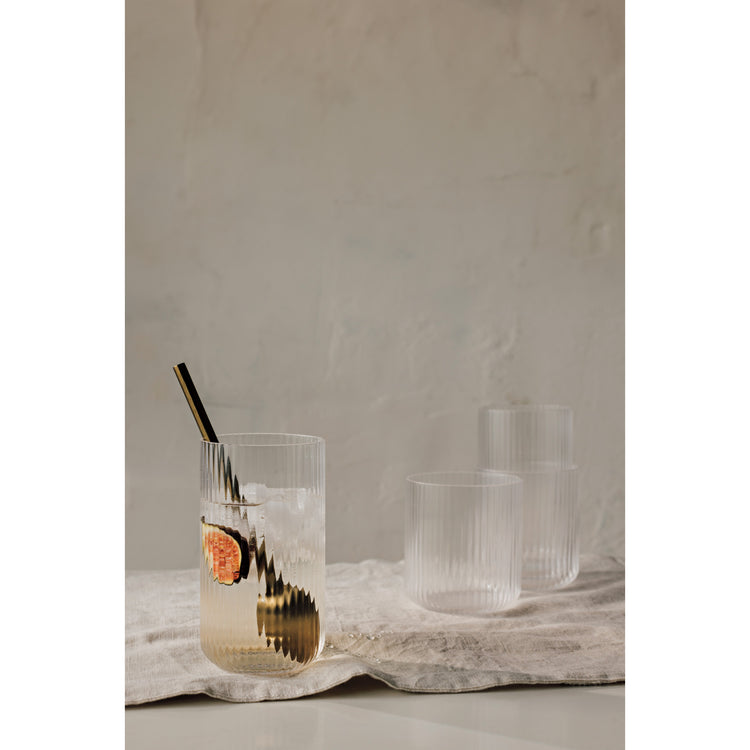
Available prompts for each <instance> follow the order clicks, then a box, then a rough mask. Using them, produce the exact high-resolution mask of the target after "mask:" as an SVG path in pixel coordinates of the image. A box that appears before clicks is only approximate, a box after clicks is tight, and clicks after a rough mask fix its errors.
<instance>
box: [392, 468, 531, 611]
mask: <svg viewBox="0 0 750 750" xmlns="http://www.w3.org/2000/svg"><path fill="white" fill-rule="evenodd" d="M521 500H522V486H521V480H520V479H519V478H518V477H515V476H511V475H507V474H498V473H494V472H493V473H482V472H477V471H462V472H435V473H428V474H414V475H413V476H410V477H408V478H407V498H406V534H405V542H406V546H405V555H404V558H405V562H404V575H405V580H406V591H407V594H408V595H409V596H410V597H411V598H412V599H413V600H414V601H416V602H417V603H418V604H420V605H421V606H423V607H425V608H426V609H432V610H437V611H440V612H453V613H468V614H475V615H486V614H491V613H493V612H498V611H500V610H502V609H505V608H506V607H508V606H509V605H510V604H512V603H513V602H514V601H515V600H516V599H517V598H518V596H519V594H520V590H521V587H520V582H521V581H520V563H521V555H520V552H521V548H520V532H521V516H522V509H521Z"/></svg>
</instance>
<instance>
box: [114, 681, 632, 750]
mask: <svg viewBox="0 0 750 750" xmlns="http://www.w3.org/2000/svg"><path fill="white" fill-rule="evenodd" d="M125 738H126V748H128V750H150V748H159V750H169V748H180V749H181V750H192V749H193V748H195V750H206V748H221V750H229V749H230V748H264V750H265V749H273V748H305V749H307V748H310V749H311V750H314V749H317V748H321V750H337V749H338V748H347V749H348V748H354V749H355V750H367V749H368V748H379V749H380V750H382V749H383V748H385V749H386V750H397V749H398V748H429V750H443V749H446V750H447V748H450V749H451V750H455V749H456V748H461V750H475V749H483V748H500V749H501V750H551V749H552V748H555V749H558V748H565V749H566V750H621V749H622V748H624V747H625V685H623V684H617V685H601V686H590V687H569V686H562V687H558V686H551V687H516V688H508V687H505V688H495V689H493V690H484V691H481V692H475V693H450V694H447V693H441V694H423V693H404V692H399V691H396V690H393V689H392V688H389V687H386V686H384V685H382V684H380V683H378V682H377V681H375V680H372V679H370V678H368V677H359V678H356V679H354V680H350V681H349V682H347V683H346V684H344V685H340V686H339V687H337V688H335V689H333V690H329V691H328V692H326V693H322V694H320V695H314V696H310V697H307V698H301V699H297V700H289V701H270V702H264V703H227V702H225V701H219V700H214V699H211V698H207V697H205V696H186V697H183V698H175V699H171V700H168V701H160V702H158V703H149V704H145V705H143V706H133V707H129V708H127V709H126V712H125Z"/></svg>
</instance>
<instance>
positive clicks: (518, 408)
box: [479, 404, 573, 412]
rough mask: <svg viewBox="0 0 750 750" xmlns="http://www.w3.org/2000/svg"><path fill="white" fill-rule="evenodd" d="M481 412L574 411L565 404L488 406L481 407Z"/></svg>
mask: <svg viewBox="0 0 750 750" xmlns="http://www.w3.org/2000/svg"><path fill="white" fill-rule="evenodd" d="M479 411H506V412H534V411H538V412H542V411H549V412H555V411H573V409H572V407H570V406H565V405H564V404H510V405H505V404H488V405H487V406H481V407H480V408H479Z"/></svg>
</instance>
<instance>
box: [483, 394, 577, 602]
mask: <svg viewBox="0 0 750 750" xmlns="http://www.w3.org/2000/svg"><path fill="white" fill-rule="evenodd" d="M479 466H480V468H481V469H483V470H487V471H499V472H511V473H513V474H515V475H517V476H519V477H520V478H521V479H522V480H523V486H524V489H523V498H524V499H523V564H522V572H521V584H522V587H523V588H524V589H527V590H533V591H543V590H549V589H556V588H561V587H563V586H566V585H568V584H569V583H571V582H572V581H573V580H575V578H576V576H577V575H578V468H577V467H576V466H575V464H574V463H573V412H572V410H571V409H570V408H568V407H565V406H513V407H495V406H488V407H484V408H483V409H481V410H480V412H479Z"/></svg>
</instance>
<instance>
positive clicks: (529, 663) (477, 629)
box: [125, 555, 625, 705]
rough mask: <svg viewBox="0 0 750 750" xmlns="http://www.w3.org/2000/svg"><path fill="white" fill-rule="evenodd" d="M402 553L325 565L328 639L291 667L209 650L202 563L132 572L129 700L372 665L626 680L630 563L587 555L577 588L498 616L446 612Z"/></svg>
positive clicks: (483, 684) (394, 677)
mask: <svg viewBox="0 0 750 750" xmlns="http://www.w3.org/2000/svg"><path fill="white" fill-rule="evenodd" d="M403 566H404V564H403V561H402V562H399V563H392V562H383V561H381V560H366V561H364V562H361V563H356V564H354V563H336V564H333V565H329V566H327V568H326V593H327V596H326V606H327V614H326V620H327V621H326V646H325V648H324V649H323V653H322V654H321V656H320V658H319V659H318V660H317V661H315V662H314V663H313V664H312V665H311V666H310V667H308V668H307V669H305V670H303V671H302V672H299V673H298V674H297V675H294V676H292V677H258V676H251V675H243V674H230V673H228V672H224V671H223V670H221V669H219V668H218V667H217V666H215V665H214V664H213V663H212V662H210V661H209V660H208V659H207V658H206V657H205V656H204V655H203V652H202V651H201V647H200V637H199V612H198V607H199V574H198V570H197V569H195V570H177V571H174V570H173V571H158V572H151V571H149V572H128V573H127V574H126V585H125V607H126V624H125V704H126V705H136V704H139V703H147V702H149V701H156V700H160V699H162V698H170V697H173V696H177V695H190V694H195V693H205V694H206V695H210V696H213V697H214V698H221V699H223V700H227V701H237V702H254V701H264V700H279V699H287V698H298V697H301V696H304V695H311V694H313V693H319V692H322V691H324V690H328V689H329V688H332V687H334V686H336V685H339V684H341V683H343V682H346V681H347V680H349V679H351V678H352V677H355V676H357V675H363V674H366V675H370V676H371V677H374V678H375V679H377V680H381V681H382V682H384V683H385V684H386V685H390V686H391V687H393V688H397V689H399V690H407V691H414V692H424V693H453V692H463V691H469V690H483V689H485V688H490V687H496V686H498V685H528V684H554V683H557V684H571V685H586V684H598V683H607V682H620V681H622V680H624V679H625V643H624V636H625V567H624V565H623V563H622V562H621V561H619V560H617V559H615V558H611V557H600V556H595V555H582V556H581V572H580V574H579V575H578V578H577V579H576V580H575V581H574V582H573V583H572V584H571V585H570V586H568V587H567V588H565V589H562V590H560V591H555V592H551V593H546V594H526V593H524V594H523V595H522V596H521V598H520V599H519V600H518V601H517V602H516V604H515V606H513V607H511V608H510V609H507V610H505V611H503V612H501V613H498V614H497V615H494V616H492V617H467V616H458V615H446V614H439V613H437V612H430V611H428V610H425V609H422V608H421V607H419V606H418V605H417V604H414V603H413V602H412V601H410V600H409V599H408V598H407V597H406V595H405V593H404V584H403Z"/></svg>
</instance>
